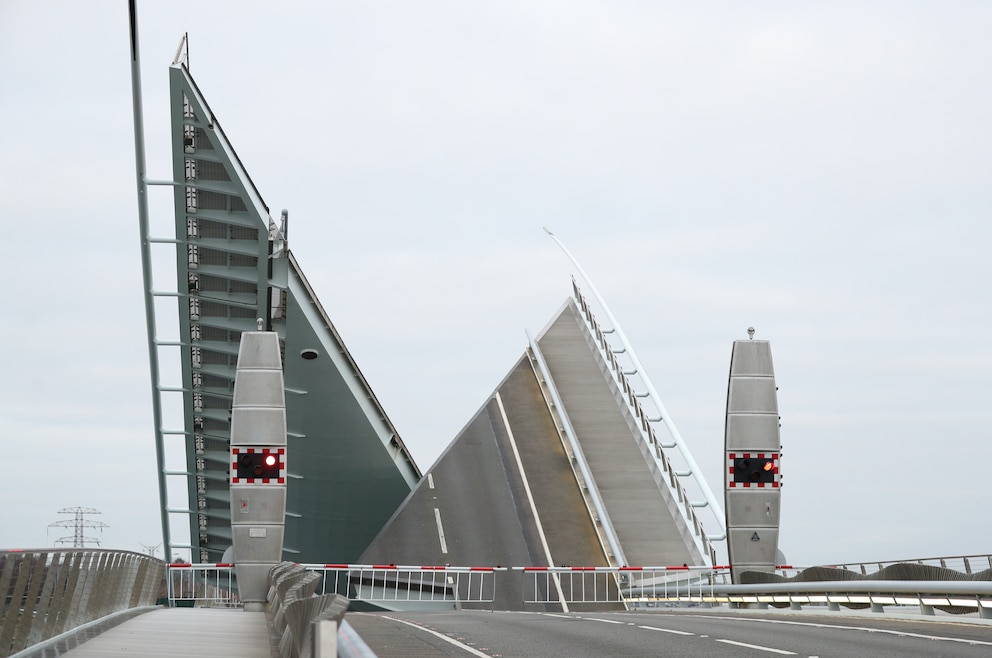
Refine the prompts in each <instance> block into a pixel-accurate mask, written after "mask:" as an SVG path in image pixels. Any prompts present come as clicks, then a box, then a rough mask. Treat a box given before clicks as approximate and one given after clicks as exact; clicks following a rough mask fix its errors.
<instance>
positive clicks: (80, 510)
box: [48, 507, 110, 548]
mask: <svg viewBox="0 0 992 658" xmlns="http://www.w3.org/2000/svg"><path fill="white" fill-rule="evenodd" d="M59 514H72V515H73V517H74V518H73V519H71V520H70V519H66V520H65V521H56V522H55V523H50V524H48V527H49V528H73V533H72V536H71V537H60V538H58V539H56V540H55V543H56V544H68V543H70V542H71V543H72V547H73V548H85V546H86V542H92V543H94V544H96V545H97V546H99V545H100V540H99V539H97V538H95V537H87V536H85V535H84V534H83V528H99V529H100V530H101V531H103V529H104V528H109V527H110V526H109V525H107V524H106V523H101V522H100V521H90V520H89V519H87V518H85V517H86V516H87V515H91V514H103V512H101V511H100V510H98V509H93V508H92V507H64V508H62V509H60V510H59Z"/></svg>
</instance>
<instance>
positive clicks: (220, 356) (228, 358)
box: [203, 350, 237, 366]
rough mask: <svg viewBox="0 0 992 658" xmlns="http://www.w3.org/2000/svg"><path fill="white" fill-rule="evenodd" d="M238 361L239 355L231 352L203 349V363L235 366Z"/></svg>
mask: <svg viewBox="0 0 992 658" xmlns="http://www.w3.org/2000/svg"><path fill="white" fill-rule="evenodd" d="M236 362H237V357H236V356H233V355H231V354H225V353H223V352H214V351H213V350H203V363H205V364H209V365H214V366H216V365H225V366H226V365H230V366H233V365H235V363H236Z"/></svg>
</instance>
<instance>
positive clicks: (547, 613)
mask: <svg viewBox="0 0 992 658" xmlns="http://www.w3.org/2000/svg"><path fill="white" fill-rule="evenodd" d="M541 614H542V615H544V616H545V617H558V619H574V617H572V615H556V614H553V613H550V612H542V613H541Z"/></svg>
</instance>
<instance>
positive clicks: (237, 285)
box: [230, 281, 258, 295]
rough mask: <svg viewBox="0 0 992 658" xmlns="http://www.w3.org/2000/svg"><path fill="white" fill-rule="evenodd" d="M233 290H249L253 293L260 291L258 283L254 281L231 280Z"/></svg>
mask: <svg viewBox="0 0 992 658" xmlns="http://www.w3.org/2000/svg"><path fill="white" fill-rule="evenodd" d="M230 283H231V292H241V293H243V292H247V293H251V294H253V295H254V294H256V293H257V292H258V285H257V284H255V282H253V281H231V282H230Z"/></svg>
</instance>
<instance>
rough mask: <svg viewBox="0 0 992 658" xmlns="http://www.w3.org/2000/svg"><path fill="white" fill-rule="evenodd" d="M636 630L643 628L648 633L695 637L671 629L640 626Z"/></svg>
mask: <svg viewBox="0 0 992 658" xmlns="http://www.w3.org/2000/svg"><path fill="white" fill-rule="evenodd" d="M638 628H643V629H645V630H648V631H661V632H662V633H674V634H675V635H695V633H688V632H686V631H677V630H675V629H672V628H658V627H657V626H640V625H638Z"/></svg>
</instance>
